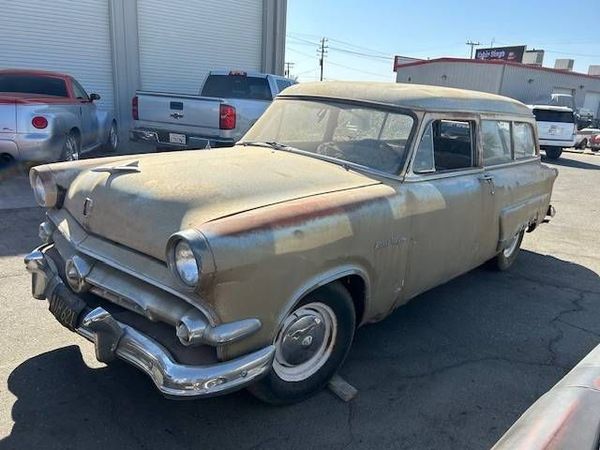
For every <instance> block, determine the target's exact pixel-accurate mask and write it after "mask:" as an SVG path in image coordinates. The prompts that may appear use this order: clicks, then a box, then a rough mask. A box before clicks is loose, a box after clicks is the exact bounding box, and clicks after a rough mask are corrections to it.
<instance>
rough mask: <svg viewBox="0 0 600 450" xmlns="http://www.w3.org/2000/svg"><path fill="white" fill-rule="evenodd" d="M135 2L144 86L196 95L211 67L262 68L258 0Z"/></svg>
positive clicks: (151, 88)
mask: <svg viewBox="0 0 600 450" xmlns="http://www.w3.org/2000/svg"><path fill="white" fill-rule="evenodd" d="M137 1H138V26H139V52H140V77H141V84H142V86H141V88H142V89H148V90H156V91H166V92H178V93H187V94H197V93H198V89H199V88H200V86H201V85H202V83H203V81H204V79H205V78H206V75H207V74H208V72H209V71H210V70H214V69H240V70H248V71H260V68H261V63H262V31H263V30H262V27H263V1H262V0H227V1H222V0H203V1H201V2H200V1H187V0H170V1H163V0H137ZM281 38H283V37H281Z"/></svg>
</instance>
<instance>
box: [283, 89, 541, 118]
mask: <svg viewBox="0 0 600 450" xmlns="http://www.w3.org/2000/svg"><path fill="white" fill-rule="evenodd" d="M297 96H306V97H323V98H330V99H340V100H354V101H356V100H358V101H365V102H372V103H380V104H386V105H391V106H397V107H401V108H406V109H411V110H424V111H457V112H482V113H496V114H510V115H519V116H527V117H532V114H531V110H530V109H529V108H527V106H526V105H524V104H523V103H521V102H519V101H517V100H514V99H512V98H508V97H503V96H501V95H495V94H488V93H486V92H479V91H470V90H467V89H456V88H448V87H441V86H429V85H423V84H410V83H379V82H362V81H325V82H311V83H299V84H296V85H293V86H291V87H289V88H287V89H286V90H285V91H284V92H283V93H282V94H280V95H279V97H297Z"/></svg>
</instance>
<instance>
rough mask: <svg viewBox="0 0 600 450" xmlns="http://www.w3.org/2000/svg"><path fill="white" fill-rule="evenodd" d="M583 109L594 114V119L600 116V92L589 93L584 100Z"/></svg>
mask: <svg viewBox="0 0 600 450" xmlns="http://www.w3.org/2000/svg"><path fill="white" fill-rule="evenodd" d="M583 107H584V108H585V109H589V110H590V111H592V112H593V113H594V117H596V118H597V117H599V116H598V115H599V114H600V92H588V93H586V94H585V99H584V100H583Z"/></svg>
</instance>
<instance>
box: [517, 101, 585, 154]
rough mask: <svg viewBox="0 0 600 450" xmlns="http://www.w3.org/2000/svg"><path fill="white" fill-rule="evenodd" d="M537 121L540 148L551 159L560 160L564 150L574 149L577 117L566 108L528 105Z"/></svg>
mask: <svg viewBox="0 0 600 450" xmlns="http://www.w3.org/2000/svg"><path fill="white" fill-rule="evenodd" d="M528 106H529V108H530V109H531V111H532V112H533V115H534V116H535V120H536V121H537V129H538V137H539V140H540V148H541V149H542V150H544V151H545V152H546V156H547V157H548V158H549V159H558V158H559V157H560V155H561V153H562V150H563V148H567V147H574V146H575V140H576V137H577V126H576V124H575V115H574V114H573V110H572V109H571V108H567V107H566V106H549V105H528Z"/></svg>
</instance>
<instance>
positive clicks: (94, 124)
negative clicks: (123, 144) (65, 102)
mask: <svg viewBox="0 0 600 450" xmlns="http://www.w3.org/2000/svg"><path fill="white" fill-rule="evenodd" d="M72 81H73V94H74V95H75V97H76V98H77V100H78V101H79V117H80V119H81V148H82V149H86V148H88V147H91V146H94V145H96V144H97V142H98V115H97V113H96V108H97V107H96V104H95V103H94V102H93V101H92V100H91V99H90V97H89V95H88V94H87V92H86V91H85V89H83V87H82V86H81V85H80V84H79V83H78V82H77V80H72Z"/></svg>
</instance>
